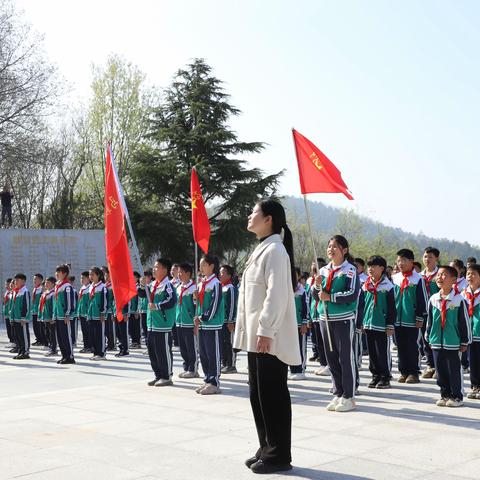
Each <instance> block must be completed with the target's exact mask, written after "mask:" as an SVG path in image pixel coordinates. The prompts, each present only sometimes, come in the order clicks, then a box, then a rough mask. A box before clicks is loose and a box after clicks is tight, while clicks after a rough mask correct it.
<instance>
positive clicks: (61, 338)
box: [55, 318, 73, 360]
mask: <svg viewBox="0 0 480 480" xmlns="http://www.w3.org/2000/svg"><path fill="white" fill-rule="evenodd" d="M55 325H56V329H57V340H58V346H59V347H60V352H61V353H62V358H65V359H67V360H69V359H73V342H72V321H71V320H70V321H68V322H66V321H65V320H64V319H61V320H60V319H58V318H57V319H56V320H55Z"/></svg>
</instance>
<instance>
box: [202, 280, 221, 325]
mask: <svg viewBox="0 0 480 480" xmlns="http://www.w3.org/2000/svg"><path fill="white" fill-rule="evenodd" d="M202 295H203V302H202ZM197 316H198V317H199V318H200V327H199V328H200V330H220V329H221V328H222V326H223V323H224V319H225V305H224V303H223V296H222V284H221V283H220V281H219V280H218V278H217V277H216V275H214V274H213V275H211V276H210V277H208V278H207V279H206V280H204V281H202V282H200V284H199V286H198V300H197Z"/></svg>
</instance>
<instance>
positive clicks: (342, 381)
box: [320, 320, 357, 398]
mask: <svg viewBox="0 0 480 480" xmlns="http://www.w3.org/2000/svg"><path fill="white" fill-rule="evenodd" d="M320 326H321V329H322V335H323V345H324V347H325V352H326V355H327V362H328V366H329V367H330V372H331V373H332V383H333V394H334V395H336V396H337V397H345V398H353V397H354V394H355V389H356V386H357V366H356V363H355V353H354V351H353V348H354V338H355V325H354V321H353V320H341V321H333V322H332V321H329V322H328V328H329V329H330V336H331V339H332V351H330V346H329V343H328V333H327V322H324V321H321V322H320Z"/></svg>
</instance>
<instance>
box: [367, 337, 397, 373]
mask: <svg viewBox="0 0 480 480" xmlns="http://www.w3.org/2000/svg"><path fill="white" fill-rule="evenodd" d="M364 333H365V336H366V338H367V345H368V356H369V360H370V364H369V368H370V372H371V373H372V376H373V377H379V378H381V379H384V380H390V378H391V377H392V376H391V373H390V369H391V358H390V337H387V334H386V333H385V332H378V331H376V330H365V332H364Z"/></svg>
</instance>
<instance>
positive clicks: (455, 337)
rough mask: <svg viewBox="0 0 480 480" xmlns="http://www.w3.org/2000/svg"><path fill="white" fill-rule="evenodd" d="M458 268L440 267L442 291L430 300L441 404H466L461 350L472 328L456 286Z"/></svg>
mask: <svg viewBox="0 0 480 480" xmlns="http://www.w3.org/2000/svg"><path fill="white" fill-rule="evenodd" d="M456 280H457V271H456V269H455V268H453V267H451V266H441V267H439V270H438V274H437V278H436V282H437V285H438V286H439V288H440V291H439V292H437V293H435V294H434V295H432V297H431V298H430V300H429V304H428V319H427V331H426V334H425V338H426V340H427V341H428V342H429V343H430V346H431V347H432V350H433V355H434V357H435V369H436V373H437V385H438V386H439V387H440V395H441V398H440V400H438V401H437V402H436V404H437V406H439V407H445V406H446V407H461V406H462V405H463V392H462V371H461V365H460V356H459V351H460V352H465V351H466V350H467V345H468V344H469V343H470V342H471V339H472V331H471V328H470V321H469V318H468V312H467V308H466V305H465V300H464V298H463V296H462V295H461V294H459V293H456V292H455V290H454V288H453V286H454V285H455V282H456Z"/></svg>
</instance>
